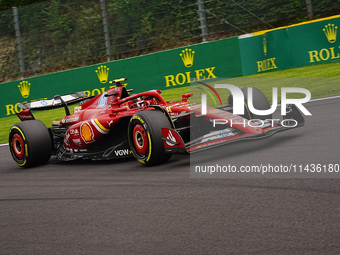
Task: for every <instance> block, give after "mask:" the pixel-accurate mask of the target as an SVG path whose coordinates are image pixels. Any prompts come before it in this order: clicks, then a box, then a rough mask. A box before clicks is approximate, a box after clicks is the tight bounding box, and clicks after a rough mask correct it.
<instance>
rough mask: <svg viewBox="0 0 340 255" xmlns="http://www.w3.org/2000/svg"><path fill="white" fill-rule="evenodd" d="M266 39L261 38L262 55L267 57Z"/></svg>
mask: <svg viewBox="0 0 340 255" xmlns="http://www.w3.org/2000/svg"><path fill="white" fill-rule="evenodd" d="M267 51H268V49H267V39H266V38H263V53H264V55H267Z"/></svg>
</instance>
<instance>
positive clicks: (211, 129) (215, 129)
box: [9, 78, 304, 167]
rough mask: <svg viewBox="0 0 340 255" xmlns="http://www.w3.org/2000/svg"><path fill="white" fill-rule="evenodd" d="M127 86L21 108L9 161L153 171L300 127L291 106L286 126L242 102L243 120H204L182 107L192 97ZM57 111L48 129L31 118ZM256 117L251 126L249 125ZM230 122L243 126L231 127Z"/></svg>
mask: <svg viewBox="0 0 340 255" xmlns="http://www.w3.org/2000/svg"><path fill="white" fill-rule="evenodd" d="M125 80H126V79H125V78H123V79H117V80H114V81H112V82H111V83H114V84H115V86H114V87H112V88H110V89H109V90H107V91H106V92H104V93H102V94H101V95H98V96H95V97H87V96H86V94H85V93H83V92H78V93H74V94H69V95H64V96H59V95H58V96H55V97H54V98H53V99H50V100H40V101H34V102H29V103H23V104H20V105H19V106H20V107H21V108H22V109H23V110H22V111H21V112H20V113H18V114H17V115H18V117H19V118H20V120H21V122H19V123H17V124H15V125H13V126H12V127H11V129H10V134H9V148H10V152H11V155H12V157H13V159H14V161H15V162H16V163H17V164H18V165H19V166H21V167H32V166H36V165H41V164H44V163H46V162H48V161H49V159H50V157H51V156H52V155H53V156H54V157H56V158H57V159H60V160H73V159H78V158H84V159H93V160H104V159H114V158H122V157H129V156H134V157H135V158H136V159H137V160H138V161H139V162H140V163H141V164H143V165H155V164H160V163H163V162H166V161H167V160H168V159H169V158H170V157H171V155H172V154H174V153H191V152H196V151H200V150H203V149H208V148H211V147H214V146H217V145H223V144H227V143H231V142H236V141H241V140H245V139H255V138H263V137H267V136H270V135H272V134H274V133H276V132H280V131H284V130H288V129H291V126H294V127H298V126H302V125H303V124H304V119H303V117H302V115H301V114H300V112H299V111H298V109H297V108H296V107H295V106H294V105H292V106H289V108H290V109H289V111H288V112H289V113H288V114H287V116H286V120H287V121H288V122H286V124H285V125H282V122H280V121H278V120H275V121H274V120H270V119H271V116H260V117H258V116H253V115H252V114H251V113H249V111H247V104H245V107H246V111H245V112H246V114H245V115H244V116H239V115H234V114H233V113H232V110H233V108H232V104H228V105H224V106H219V107H214V108H212V107H208V108H207V114H205V115H202V114H201V109H200V105H199V104H195V103H192V102H191V103H189V102H188V98H189V97H191V96H192V94H191V93H188V94H184V95H182V99H181V100H178V101H173V102H166V101H165V100H164V99H163V98H162V97H161V95H160V94H161V91H160V90H153V91H147V92H142V93H138V94H132V95H130V94H129V93H131V92H132V90H129V89H126V88H125V87H124V86H122V84H121V83H122V82H123V81H125ZM254 89H255V88H254ZM245 97H246V94H245ZM231 101H232V96H230V97H229V102H231ZM253 102H254V106H255V107H257V109H269V108H270V105H269V102H268V100H267V99H266V98H265V97H264V95H263V94H262V92H261V91H259V90H257V89H255V90H254V93H253ZM73 103H79V105H80V106H77V107H75V112H74V113H73V114H70V111H69V108H68V105H70V104H73ZM57 107H64V108H65V112H66V116H65V117H64V118H62V119H61V120H60V121H54V122H53V123H52V126H51V127H48V128H47V127H46V126H45V125H44V124H43V123H42V122H41V121H39V120H35V118H34V116H33V114H32V113H31V109H32V110H47V109H52V108H57ZM254 117H255V118H256V119H257V120H251V121H249V120H250V119H254ZM264 119H267V120H264ZM268 119H269V120H268ZM290 119H294V120H295V122H294V123H295V125H291V126H290V124H289V123H290ZM215 120H218V125H217V123H215ZM232 121H233V122H234V123H237V122H238V123H243V125H241V124H239V125H230V123H231V122H232ZM259 122H260V123H259ZM287 123H288V124H287ZM221 124H224V125H221Z"/></svg>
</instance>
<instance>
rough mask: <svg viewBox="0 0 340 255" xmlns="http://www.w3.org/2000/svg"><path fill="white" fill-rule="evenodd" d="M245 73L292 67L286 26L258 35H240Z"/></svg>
mask: <svg viewBox="0 0 340 255" xmlns="http://www.w3.org/2000/svg"><path fill="white" fill-rule="evenodd" d="M239 43H240V54H241V60H242V71H243V75H249V74H254V73H261V72H266V71H276V70H282V69H286V68H290V67H292V60H291V51H290V44H289V38H288V34H287V30H286V29H285V28H283V29H279V30H274V31H270V32H267V33H264V34H262V35H258V36H252V37H245V38H242V37H240V39H239Z"/></svg>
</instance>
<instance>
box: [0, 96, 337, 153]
mask: <svg viewBox="0 0 340 255" xmlns="http://www.w3.org/2000/svg"><path fill="white" fill-rule="evenodd" d="M335 98H340V96H332V97H323V98H316V99H311V100H309V101H308V103H309V102H315V101H323V100H329V99H335ZM7 145H8V143H4V144H0V147H2V146H7Z"/></svg>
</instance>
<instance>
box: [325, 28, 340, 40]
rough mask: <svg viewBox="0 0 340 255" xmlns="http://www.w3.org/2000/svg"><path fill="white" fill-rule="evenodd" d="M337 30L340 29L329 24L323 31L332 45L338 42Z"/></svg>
mask: <svg viewBox="0 0 340 255" xmlns="http://www.w3.org/2000/svg"><path fill="white" fill-rule="evenodd" d="M337 30H338V27H337V26H335V25H334V24H328V25H326V26H325V28H324V29H323V31H324V32H325V35H326V37H327V40H328V41H329V42H330V43H335V42H336V34H337Z"/></svg>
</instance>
